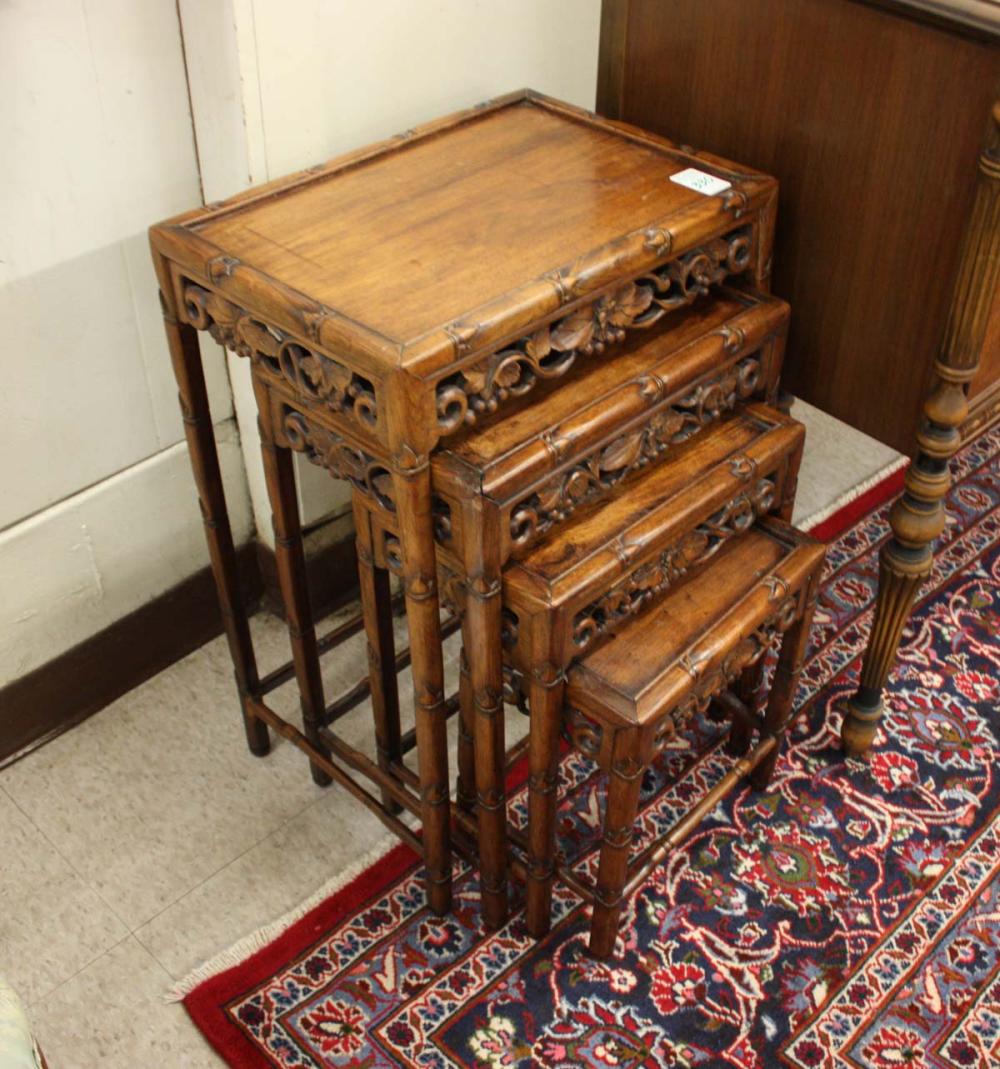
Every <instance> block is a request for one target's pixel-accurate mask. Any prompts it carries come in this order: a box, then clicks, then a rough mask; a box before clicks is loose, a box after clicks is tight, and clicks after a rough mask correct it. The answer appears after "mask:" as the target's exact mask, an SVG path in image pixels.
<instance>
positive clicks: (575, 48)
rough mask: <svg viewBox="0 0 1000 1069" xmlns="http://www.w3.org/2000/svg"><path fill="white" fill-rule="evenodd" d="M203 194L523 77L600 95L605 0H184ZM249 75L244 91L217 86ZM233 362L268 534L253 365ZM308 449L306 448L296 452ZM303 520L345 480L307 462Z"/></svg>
mask: <svg viewBox="0 0 1000 1069" xmlns="http://www.w3.org/2000/svg"><path fill="white" fill-rule="evenodd" d="M180 8H181V21H182V24H183V26H184V39H185V46H186V50H187V57H188V67H189V70H190V72H191V89H192V94H191V95H192V110H193V113H194V117H195V127H196V130H197V135H198V146H199V155H200V157H201V162H202V176H203V180H204V183H205V196H206V198H207V199H208V200H216V199H220V198H222V197H225V196H228V195H230V194H232V193H235V192H236V191H237V190H238V189H241V188H243V187H244V186H245V185H249V184H251V183H252V182H260V181H264V180H267V179H270V178H278V177H280V176H281V175H283V174H287V173H288V172H289V171H296V170H299V169H301V168H303V167H308V166H310V165H311V164H314V163H318V162H320V161H322V160H326V159H329V158H330V157H331V156H335V155H338V154H340V153H342V152H347V151H349V150H350V149H354V148H358V147H359V146H362V145H365V144H367V143H368V142H370V141H375V140H379V139H381V138H384V137H388V136H390V135H391V134H394V133H397V132H399V131H400V130H405V129H407V128H409V127H411V126H415V125H416V124H418V123H421V122H426V121H428V120H430V119H435V118H437V117H438V116H440V115H444V114H447V113H448V112H450V111H456V110H458V109H459V108H465V107H469V106H470V105H472V104H475V103H477V102H478V101H480V100H484V99H487V98H489V97H494V96H498V95H499V94H501V93H505V92H509V91H510V90H512V89H518V88H521V87H523V86H531V87H532V88H534V89H538V90H540V91H542V92H544V93H549V94H550V95H552V96H556V97H561V98H562V99H564V100H568V101H570V102H571V103H574V104H579V105H581V106H584V107H588V108H590V107H593V106H594V97H595V93H596V86H597V50H598V38H599V23H600V0H372V2H369V3H362V2H358V0H217V2H213V3H205V2H204V0H180ZM237 81H238V83H239V86H240V92H239V97H238V98H237V97H234V96H232V95H227V93H226V92H224V91H220V84H219V83H220V82H222V83H224V87H225V88H226V89H228V88H231V87H232V86H233V84H234V83H235V82H237ZM230 376H231V379H232V382H233V392H234V397H235V402H236V410H237V416H238V419H239V424H240V430H241V435H242V441H243V445H244V449H245V454H246V459H247V469H248V474H249V478H250V489H251V494H252V497H253V501H254V511H255V515H256V516H257V522H258V530H259V532H260V535H261V537H262V538H264V539H265V540H268V541H270V540H271V530H270V510H269V508H268V506H267V500H266V491H265V489H264V485H263V480H262V479H260V478H259V477H257V476H256V474H255V473H256V469H257V465H258V461H257V454H258V451H259V441H258V439H257V436H256V424H255V422H254V404H253V397H252V393H251V390H250V385H249V375H248V372H247V369H246V368H245V367H241V366H235V364H234V362H233V361H232V360H231V364H230ZM299 459H300V460H301V458H299ZM299 473H300V480H301V483H302V486H301V492H300V498H301V501H302V506H303V509H302V511H303V520H304V521H305V522H306V523H316V522H317V521H318V520H319V519H320V518H322V517H323V516H325V515H328V514H338V513H339V512H342V511H344V509H345V508H346V507H348V506H347V502H348V498H347V495H346V493H345V491H344V489H343V486H342V485H341V486H338V485H337V484H335V483H332V482H331V481H330V480H329V479H328V478H327V477H326V476H325V475H324V474H323V472H321V471H319V470H318V469H316V468H314V467H312V466H311V465H309V464H308V463H306V462H302V463H301V464H300V465H299Z"/></svg>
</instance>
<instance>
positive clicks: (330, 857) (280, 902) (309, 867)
mask: <svg viewBox="0 0 1000 1069" xmlns="http://www.w3.org/2000/svg"><path fill="white" fill-rule="evenodd" d="M396 842H397V840H396V838H395V837H394V836H393V835H392V833H391V832H389V831H388V830H387V829H386V828H385V827H384V826H383V825H382V824H381V823H380V822H379V820H378V819H377V818H376V817H375V816H374V814H372V813H370V812H369V811H368V810H367V809H365V808H364V807H363V806H361V805H359V804H358V803H357V802H356V801H354V799H352V798H350V797H349V796H347V795H346V792H344V791H342V790H340V789H339V788H337V787H331V788H330V791H329V792H328V794H327V796H326V797H325V798H323V799H321V800H320V801H319V802H317V803H316V804H315V805H312V806H310V807H309V808H308V809H307V810H306V811H305V812H304V813H300V814H299V815H298V816H297V817H295V818H293V819H292V820H291V821H289V822H288V824H286V825H284V826H283V827H282V828H279V829H278V830H277V831H275V832H272V833H271V834H270V835H269V836H268V837H267V838H266V839H264V840H263V842H260V843H257V844H256V845H255V846H253V847H251V849H250V850H248V851H247V852H246V853H245V854H243V855H242V856H241V857H239V858H237V859H236V860H235V861H233V862H231V863H230V864H229V865H227V866H226V867H225V868H224V869H222V870H221V871H220V872H217V873H215V875H214V876H211V877H210V878H209V879H207V880H206V881H205V882H204V883H203V884H201V885H200V886H198V887H197V888H195V889H194V890H193V891H190V892H189V893H188V894H186V895H185V896H184V897H183V898H181V899H179V900H178V901H177V902H174V903H173V904H172V905H170V906H168V907H167V909H165V910H164V911H163V912H162V913H160V914H159V915H158V916H156V917H154V918H153V919H152V920H151V921H149V923H147V924H145V925H143V926H142V927H141V928H139V929H138V930H137V931H136V933H135V935H136V938H137V939H138V940H139V941H140V942H141V943H142V945H143V946H144V947H146V949H147V950H149V951H150V953H151V954H153V956H154V957H155V958H156V960H157V961H158V962H159V963H160V964H161V965H162V966H163V967H164V968H165V969H166V970H167V971H168V972H169V973H170V974H171V975H172V976H173V977H174V979H175V980H180V979H182V978H183V977H184V976H186V975H187V974H188V973H189V972H190V971H191V970H192V969H194V968H196V967H197V966H199V965H201V964H202V963H203V962H205V961H207V960H208V959H209V958H212V957H214V956H215V955H216V954H218V953H220V952H221V951H223V950H226V949H227V948H228V947H230V946H232V944H233V943H235V942H236V941H237V940H239V939H241V938H243V936H245V935H248V934H249V933H251V932H254V931H255V930H256V929H258V928H259V927H261V926H262V925H263V924H267V923H270V922H271V921H273V920H276V919H277V918H279V917H281V916H282V915H283V914H285V913H287V912H288V911H289V910H291V909H294V908H295V907H297V906H298V905H299V904H300V903H302V902H303V901H305V900H306V899H307V898H309V897H310V896H311V895H312V894H313V892H315V891H316V889H317V888H319V887H322V886H323V885H324V884H326V883H328V882H329V881H330V880H331V879H336V878H337V877H338V876H339V875H340V874H342V873H343V872H344V871H345V870H348V869H351V868H353V867H355V866H356V865H357V864H358V863H359V861H360V860H361V859H363V858H366V857H369V856H372V854H373V851H378V850H379V849H380V848H383V849H389V848H390V847H391V846H393V845H395V843H396Z"/></svg>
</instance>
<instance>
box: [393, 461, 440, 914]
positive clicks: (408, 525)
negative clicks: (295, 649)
mask: <svg viewBox="0 0 1000 1069" xmlns="http://www.w3.org/2000/svg"><path fill="white" fill-rule="evenodd" d="M392 479H393V489H394V491H395V496H396V514H397V515H398V517H399V530H400V545H401V547H402V551H403V593H404V597H405V598H406V617H407V622H408V623H409V630H410V665H411V673H412V676H413V712H414V720H415V728H416V735H417V766H418V772H419V776H420V802H421V821H422V824H423V843H424V867H425V868H426V870H427V901H428V904H429V905H430V908H431V909H432V910H433V911H434V912H435V913H438V914H443V913H447V912H448V910H449V909H450V908H451V836H450V829H449V821H450V817H451V813H450V804H449V787H448V735H447V719H446V714H445V700H444V664H443V659H442V652H441V618H440V612H439V608H438V594H437V564H436V559H435V552H434V527H433V517H432V515H431V481H430V466H429V464H428V462H427V459H426V457H424V458H419V459H416V460H414V462H413V465H412V466H411V467H396V468H394V470H393V473H392Z"/></svg>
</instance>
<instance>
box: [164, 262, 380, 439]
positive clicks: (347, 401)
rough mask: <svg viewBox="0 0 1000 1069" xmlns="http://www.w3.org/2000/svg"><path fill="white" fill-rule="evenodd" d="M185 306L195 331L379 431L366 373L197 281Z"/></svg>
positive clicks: (312, 398) (189, 286) (308, 397)
mask: <svg viewBox="0 0 1000 1069" xmlns="http://www.w3.org/2000/svg"><path fill="white" fill-rule="evenodd" d="M184 310H185V314H186V316H187V320H188V322H189V323H190V324H191V325H192V326H193V327H194V328H195V329H196V330H207V331H208V332H209V334H211V336H212V337H213V338H214V339H215V340H216V341H217V342H218V343H219V344H220V345H222V346H224V347H225V348H227V349H232V350H233V351H234V352H236V353H238V354H239V355H240V356H245V357H249V358H250V359H251V360H253V361H254V362H255V363H258V364H262V365H263V366H264V367H266V368H267V369H268V371H270V372H271V374H272V375H274V376H276V377H278V378H280V379H282V380H283V381H284V382H285V383H287V384H288V385H289V386H291V387H292V388H293V389H294V390H295V391H296V393H297V394H298V395H299V396H300V397H303V398H305V399H306V400H309V401H320V402H323V403H324V404H325V405H328V406H329V407H330V408H332V409H334V410H335V411H337V412H344V413H347V414H349V415H352V416H353V417H354V418H355V419H356V420H357V421H358V423H360V424H361V425H362V426H363V427H365V428H367V429H369V430H372V429H374V427H375V425H376V422H377V419H378V411H377V406H376V401H375V388H374V386H373V385H372V383H371V382H369V380H368V379H366V378H364V377H363V376H362V375H359V374H357V372H354V371H352V370H351V369H350V368H348V367H345V366H344V365H343V364H338V363H337V362H336V361H335V360H331V359H330V358H329V357H328V356H324V355H323V354H322V353H318V352H313V350H312V349H308V348H306V346H304V345H302V344H301V343H300V342H298V341H295V340H294V339H293V338H290V337H289V336H288V335H286V334H285V333H284V332H282V331H280V330H278V329H276V328H275V327H272V326H269V325H268V324H266V323H264V322H262V321H261V320H259V319H255V318H254V317H253V316H251V315H250V313H249V312H245V311H244V310H243V309H242V308H239V307H237V305H235V304H233V303H232V302H231V301H227V300H226V299H225V298H223V297H220V296H219V295H218V294H217V293H213V292H212V291H211V290H207V289H205V288H204V287H203V286H199V285H197V284H196V283H194V282H188V283H186V284H185V286H184Z"/></svg>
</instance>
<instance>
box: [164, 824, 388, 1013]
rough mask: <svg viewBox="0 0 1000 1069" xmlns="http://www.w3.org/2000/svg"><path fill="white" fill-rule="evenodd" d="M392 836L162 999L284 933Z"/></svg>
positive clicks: (176, 998)
mask: <svg viewBox="0 0 1000 1069" xmlns="http://www.w3.org/2000/svg"><path fill="white" fill-rule="evenodd" d="M396 842H397V840H396V839H395V838H389V837H387V838H385V839H383V840H382V841H381V842H380V843H379V845H378V846H376V847H375V848H374V849H373V850H371V851H370V852H369V853H368V854H366V855H365V856H364V857H362V858H360V859H359V860H358V861H355V862H354V864H353V865H349V866H348V867H347V868H346V869H343V870H342V871H341V872H340V873H339V874H338V875H336V876H334V877H332V878H331V879H329V880H327V881H326V883H324V884H322V886H320V887H318V888H317V889H316V890H315V891H313V893H312V894H311V895H309V897H308V898H306V899H305V901H303V902H300V903H299V904H298V905H297V906H296V907H295V908H294V909H291V910H289V911H288V912H287V913H284V914H282V916H280V917H279V918H278V919H277V920H274V921H271V922H270V923H269V924H265V925H263V926H262V927H260V928H258V929H257V930H256V931H253V932H250V933H249V934H248V935H245V936H244V937H243V938H242V939H239V940H238V941H237V942H235V943H233V945H232V946H231V947H229V948H228V949H226V950H223V951H221V952H220V953H218V954H216V955H215V956H214V957H212V958H209V959H208V961H206V962H204V963H203V964H201V965H199V966H198V967H197V968H196V969H192V970H191V972H189V973H188V974H187V976H185V977H184V978H183V979H182V980H178V981H177V982H176V983H175V984H174V985H173V986H172V987H171V988H170V989H169V990H167V991H166V992H164V994H163V1001H164V1002H183V1001H184V999H185V998H187V996H188V995H189V994H190V993H191V992H192V991H194V989H195V988H196V987H200V986H201V984H203V983H204V982H205V981H206V980H211V978H212V977H213V976H216V975H218V974H219V973H221V972H225V971H226V970H227V969H232V968H234V967H235V966H237V965H241V964H242V963H243V962H244V961H246V960H247V958H249V957H252V956H253V955H254V954H256V953H257V951H258V950H263V949H264V947H266V946H268V945H269V944H270V943H273V942H274V940H275V939H277V938H278V936H280V935H283V934H284V933H285V932H286V931H287V930H288V929H289V928H291V926H292V925H293V924H295V922H296V921H298V920H301V919H302V918H303V917H304V916H305V915H306V914H307V913H308V912H309V911H310V910H312V909H315V908H316V906H318V905H320V904H321V903H323V902H325V901H326V900H327V899H328V898H329V897H330V896H331V895H334V894H336V893H337V892H338V891H339V890H341V888H343V887H346V886H347V884H349V883H350V882H351V881H352V880H356V879H357V878H358V877H359V876H360V875H361V874H362V873H363V872H364V871H365V870H366V869H367V868H369V866H371V865H374V864H375V863H376V862H378V861H380V860H381V859H382V858H383V857H384V856H385V855H386V854H387V853H388V852H389V851H390V850H391V849H392V848H393V847H394V846H395V844H396Z"/></svg>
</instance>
